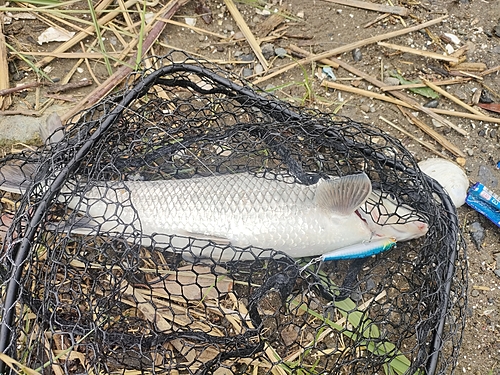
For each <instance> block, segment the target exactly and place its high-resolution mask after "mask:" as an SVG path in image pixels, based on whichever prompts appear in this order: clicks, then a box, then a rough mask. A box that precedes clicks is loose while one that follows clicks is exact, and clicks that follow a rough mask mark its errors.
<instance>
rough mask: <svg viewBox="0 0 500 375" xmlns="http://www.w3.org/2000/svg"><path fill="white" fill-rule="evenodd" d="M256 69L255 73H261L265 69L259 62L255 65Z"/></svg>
mask: <svg viewBox="0 0 500 375" xmlns="http://www.w3.org/2000/svg"><path fill="white" fill-rule="evenodd" d="M254 70H255V74H260V73H262V72H263V71H264V68H263V67H262V65H261V64H257V65H255V68H254Z"/></svg>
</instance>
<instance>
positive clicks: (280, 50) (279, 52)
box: [274, 47, 287, 59]
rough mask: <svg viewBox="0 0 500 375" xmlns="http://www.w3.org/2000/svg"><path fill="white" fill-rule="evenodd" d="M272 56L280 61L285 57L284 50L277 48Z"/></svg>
mask: <svg viewBox="0 0 500 375" xmlns="http://www.w3.org/2000/svg"><path fill="white" fill-rule="evenodd" d="M274 54H275V55H276V56H278V57H279V58H281V59H282V58H283V57H285V56H286V54H287V52H286V49H284V48H281V47H278V48H276V49H275V50H274Z"/></svg>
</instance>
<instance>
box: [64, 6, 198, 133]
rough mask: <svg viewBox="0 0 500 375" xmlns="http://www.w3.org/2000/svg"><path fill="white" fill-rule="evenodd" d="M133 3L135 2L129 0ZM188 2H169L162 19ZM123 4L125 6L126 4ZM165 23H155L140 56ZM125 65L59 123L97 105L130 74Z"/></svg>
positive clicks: (131, 61) (130, 70)
mask: <svg viewBox="0 0 500 375" xmlns="http://www.w3.org/2000/svg"><path fill="white" fill-rule="evenodd" d="M131 1H135V0H131ZM188 2H189V0H171V1H170V2H169V3H168V4H167V7H166V10H165V12H164V14H163V15H162V18H170V17H172V16H173V15H174V14H175V13H176V12H177V10H178V9H179V8H180V7H181V6H183V5H185V4H187V3H188ZM127 3H128V2H127ZM127 3H125V4H127ZM165 25H166V23H165V22H163V21H157V22H156V23H155V25H154V26H153V28H152V29H151V31H150V32H149V33H148V35H147V36H146V38H145V39H144V42H143V44H142V51H141V55H142V56H144V54H145V53H146V52H147V51H148V50H149V48H150V47H151V46H152V45H153V43H154V41H155V40H156V39H157V38H158V37H159V36H160V34H161V32H162V31H163V29H164V28H165ZM136 55H137V52H136V53H135V54H134V56H132V57H131V58H130V60H129V63H130V66H134V64H135V59H136ZM130 66H127V65H123V66H121V67H120V68H119V69H118V70H117V71H116V72H115V73H114V74H113V75H112V76H110V77H109V78H108V79H107V80H106V81H104V82H103V83H102V85H100V86H99V87H97V88H96V89H95V90H94V91H92V92H91V93H90V94H89V95H87V97H85V98H84V99H83V100H82V101H81V102H80V103H79V105H77V106H75V107H74V108H73V109H72V110H71V111H70V112H68V113H66V114H65V115H64V116H63V117H62V118H61V121H62V122H63V123H65V122H66V121H67V120H68V119H69V118H71V116H73V115H74V114H76V113H77V112H79V111H80V110H82V109H84V108H86V107H87V106H90V105H92V104H94V103H97V102H98V101H99V100H100V99H101V98H102V97H103V96H104V95H106V94H107V93H108V92H109V91H111V90H112V89H113V88H114V87H116V86H117V85H118V84H119V83H120V82H121V81H122V80H123V79H125V78H126V77H127V76H128V75H129V74H130V72H132V68H131V67H130Z"/></svg>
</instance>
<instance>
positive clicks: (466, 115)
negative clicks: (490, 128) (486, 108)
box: [431, 108, 500, 124]
mask: <svg viewBox="0 0 500 375" xmlns="http://www.w3.org/2000/svg"><path fill="white" fill-rule="evenodd" d="M431 111H432V112H434V113H437V114H439V115H447V116H454V117H463V118H468V119H471V120H477V121H485V122H492V123H495V124H500V118H496V117H491V116H486V115H481V116H479V115H476V114H474V113H467V112H458V111H450V110H449V109H439V108H431Z"/></svg>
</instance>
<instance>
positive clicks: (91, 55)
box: [11, 51, 119, 59]
mask: <svg viewBox="0 0 500 375" xmlns="http://www.w3.org/2000/svg"><path fill="white" fill-rule="evenodd" d="M11 53H12V54H14V55H25V56H26V55H31V56H50V57H52V58H57V59H101V58H103V57H104V55H103V54H102V53H101V52H99V51H96V52H48V51H47V52H31V51H30V52H14V51H13V52H11ZM107 55H108V56H110V57H115V56H119V54H118V53H117V52H109V53H107Z"/></svg>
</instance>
